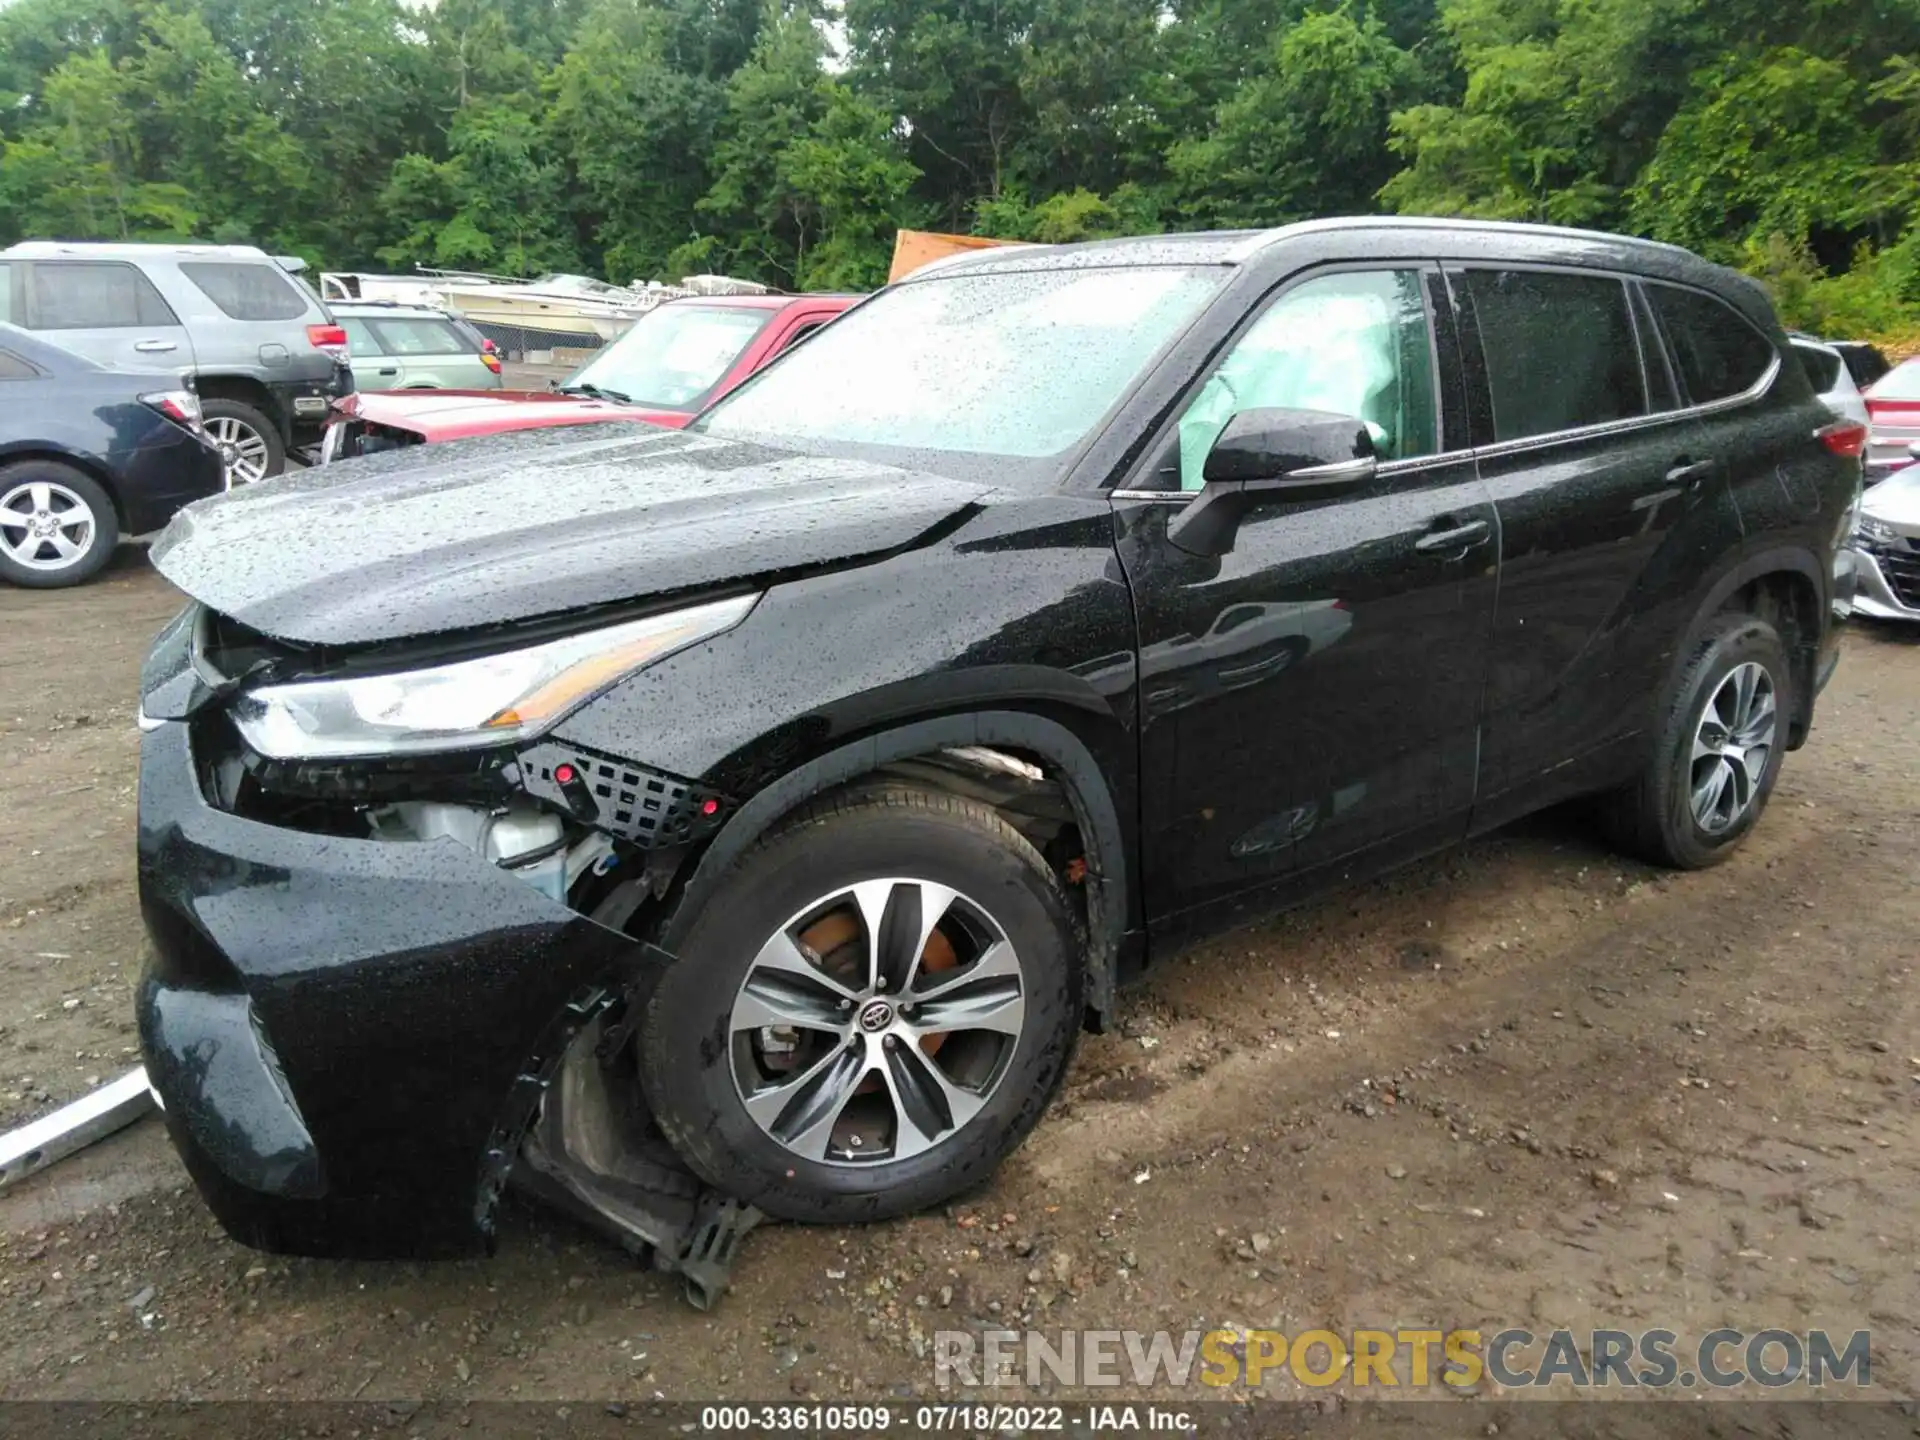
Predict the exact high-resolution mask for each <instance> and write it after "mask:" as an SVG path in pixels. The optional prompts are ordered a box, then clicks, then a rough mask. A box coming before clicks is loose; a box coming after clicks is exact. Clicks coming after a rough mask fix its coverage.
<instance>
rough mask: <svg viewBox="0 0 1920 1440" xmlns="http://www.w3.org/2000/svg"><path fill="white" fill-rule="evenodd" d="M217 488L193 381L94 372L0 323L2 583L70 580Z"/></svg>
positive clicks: (167, 374) (217, 466)
mask: <svg viewBox="0 0 1920 1440" xmlns="http://www.w3.org/2000/svg"><path fill="white" fill-rule="evenodd" d="M225 484H226V476H225V473H224V470H223V467H222V464H221V459H220V452H219V450H217V449H216V448H215V447H214V445H213V443H212V442H211V441H210V440H208V439H207V435H206V432H205V431H204V430H203V429H202V428H201V426H200V399H199V397H198V396H197V395H195V394H194V393H193V381H192V378H191V377H189V376H185V375H182V374H180V373H179V372H178V371H165V370H146V369H142V370H132V369H128V370H120V369H112V368H109V367H106V366H101V365H96V364H94V363H93V361H91V360H88V359H86V358H85V357H83V356H80V355H75V354H72V353H71V352H70V351H66V350H63V349H61V348H60V347H59V346H58V345H49V344H47V343H46V342H45V341H44V340H41V339H39V338H37V337H35V336H32V335H29V334H28V333H27V332H26V331H24V330H22V329H20V328H19V327H17V326H14V325H6V324H0V580H3V581H8V582H11V583H12V584H15V585H24V586H28V587H30V588H34V589H52V588H54V587H56V586H62V585H78V584H79V583H80V582H81V581H83V580H87V579H91V578H92V577H93V576H94V575H95V574H97V573H99V571H100V568H101V567H102V566H104V565H105V564H106V563H107V561H108V560H109V559H111V558H112V556H113V547H114V546H115V545H116V544H118V543H119V542H120V540H121V538H122V537H123V536H124V537H131V536H135V535H145V534H150V533H152V532H153V531H156V530H158V529H160V528H161V526H163V525H165V524H166V523H167V521H169V520H171V519H172V518H173V515H174V512H175V511H177V510H179V509H180V507H181V506H183V505H188V504H191V503H192V502H193V501H195V500H200V499H204V498H205V497H206V496H208V495H217V494H219V493H220V491H221V489H222V488H224V486H225Z"/></svg>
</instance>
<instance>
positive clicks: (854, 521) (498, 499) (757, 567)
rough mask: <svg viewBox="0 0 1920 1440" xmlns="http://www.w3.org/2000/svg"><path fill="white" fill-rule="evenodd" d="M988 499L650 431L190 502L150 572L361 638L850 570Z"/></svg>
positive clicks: (398, 462) (340, 472)
mask: <svg viewBox="0 0 1920 1440" xmlns="http://www.w3.org/2000/svg"><path fill="white" fill-rule="evenodd" d="M987 493H988V491H987V489H986V488H985V487H983V486H979V485H969V484H965V483H962V482H960V481H955V480H950V479H945V478H942V477H939V476H934V475H927V474H921V473H916V472H913V471H906V470H898V469H894V468H892V467H890V466H884V465H875V464H869V463H866V462H863V461H856V460H847V459H839V458H827V457H823V456H816V455H804V454H797V453H794V452H791V451H785V450H776V449H771V448H769V447H767V446H764V445H758V444H748V443H744V442H740V441H732V440H719V439H715V438H713V437H711V436H706V435H697V434H688V433H684V432H676V431H668V430H651V429H645V428H642V427H627V426H621V427H618V431H617V433H612V432H608V431H599V432H596V433H595V434H594V435H593V437H592V438H590V439H583V438H582V437H581V435H580V433H579V432H578V431H569V430H531V431H526V432H523V433H519V434H514V435H501V436H491V437H487V438H484V439H478V440H461V441H454V442H452V443H450V444H447V445H442V446H435V447H434V448H433V449H431V450H424V451H423V450H419V449H408V450H400V451H391V452H388V453H386V454H383V455H377V456H373V457H370V458H368V459H365V460H349V461H344V462H341V463H339V464H335V465H329V466H326V467H324V468H321V469H315V470H305V471H290V472H288V473H287V474H285V475H282V476H279V477H277V478H276V479H273V480H269V481H265V482H262V483H260V484H257V485H252V486H247V487H245V488H242V489H239V490H234V491H230V492H229V493H227V494H225V495H218V496H215V497H213V498H212V499H211V500H204V501H201V502H199V503H198V504H195V505H191V506H189V507H187V509H185V510H183V511H181V512H180V514H179V515H177V516H176V517H175V518H174V521H173V523H172V524H171V525H169V526H168V527H167V529H166V530H165V532H164V533H163V534H162V535H161V537H160V539H159V540H158V541H157V542H156V543H155V544H154V546H153V550H152V558H153V563H154V565H155V566H156V568H158V569H159V571H160V573H161V574H163V575H165V576H166V577H167V579H169V580H171V581H172V582H173V583H174V584H175V585H177V586H179V587H180V589H182V590H184V591H186V592H187V594H189V595H190V596H192V597H193V598H194V599H196V600H198V601H200V602H201V603H202V604H204V605H207V606H209V607H211V608H212V609H214V610H217V611H220V612H222V613H224V614H227V615H231V616H233V617H234V618H235V619H236V620H238V621H240V622H241V623H242V624H243V625H247V626H250V627H251V628H253V629H255V630H258V631H261V632H262V633H264V634H267V635H273V636H277V637H279V638H281V639H286V640H293V641H301V642H309V643H315V644H329V645H334V644H338V645H351V644H364V643H367V642H370V641H379V640H393V639H399V638H402V637H406V636H414V635H425V634H432V633H435V632H440V631H447V630H465V629H471V628H474V627H476V626H484V625H492V624H499V623H501V622H505V621H513V620H524V619H531V618H533V617H536V616H541V615H549V614H556V613H559V612H563V611H568V610H574V609H578V608H580V607H582V606H588V605H598V604H605V603H608V602H613V601H622V600H636V599H646V598H650V597H653V596H657V595H665V594H670V593H673V592H678V591H688V590H695V589H698V588H701V587H704V586H712V585H719V584H726V583H728V582H733V581H743V580H751V579H754V578H756V577H759V576H765V575H770V574H774V573H778V572H786V571H792V570H796V569H802V568H807V567H814V566H823V565H832V564H839V563H844V562H848V561H854V560H858V559H860V558H862V557H864V556H872V555H876V554H880V553H883V552H887V551H893V550H898V549H902V548H905V547H907V546H911V545H913V544H914V543H915V542H916V541H918V540H920V539H921V538H922V537H924V536H925V535H926V534H927V533H928V532H929V531H930V530H933V529H934V528H935V527H937V526H940V525H941V524H942V523H943V522H945V521H947V520H949V519H950V518H952V517H953V516H955V515H957V514H958V513H960V512H961V511H963V510H964V509H966V508H967V507H968V506H970V505H973V504H975V503H976V502H978V501H979V500H981V499H982V498H983V497H984V496H985V495H986V494H987Z"/></svg>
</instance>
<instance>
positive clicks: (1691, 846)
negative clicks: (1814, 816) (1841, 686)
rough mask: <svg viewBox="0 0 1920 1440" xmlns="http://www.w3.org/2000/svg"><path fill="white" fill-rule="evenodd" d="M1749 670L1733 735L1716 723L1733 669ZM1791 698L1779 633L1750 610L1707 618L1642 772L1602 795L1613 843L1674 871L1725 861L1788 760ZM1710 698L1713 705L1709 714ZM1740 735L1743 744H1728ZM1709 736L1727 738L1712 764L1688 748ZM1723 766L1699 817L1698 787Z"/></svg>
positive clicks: (1733, 698)
mask: <svg viewBox="0 0 1920 1440" xmlns="http://www.w3.org/2000/svg"><path fill="white" fill-rule="evenodd" d="M1754 674H1757V675H1759V676H1762V677H1764V680H1763V681H1757V682H1756V684H1755V687H1754V694H1755V699H1754V709H1753V711H1752V712H1750V713H1749V718H1748V720H1747V722H1746V724H1745V725H1744V726H1736V727H1735V729H1736V730H1737V731H1738V732H1739V734H1726V733H1725V729H1726V727H1725V726H1724V724H1723V723H1722V722H1723V721H1724V719H1725V718H1726V717H1727V716H1729V715H1731V716H1734V717H1735V718H1738V716H1739V713H1740V712H1739V703H1740V697H1739V682H1738V680H1737V679H1736V676H1739V675H1754ZM1763 686H1764V688H1765V689H1766V690H1767V691H1770V693H1771V697H1772V707H1771V724H1770V727H1765V734H1766V737H1767V739H1766V744H1765V753H1764V756H1763V757H1761V758H1760V759H1759V761H1758V763H1756V761H1755V756H1756V754H1757V753H1758V752H1759V751H1760V749H1761V745H1760V743H1759V736H1760V732H1761V729H1762V727H1761V726H1760V723H1759V721H1758V720H1756V719H1753V718H1751V716H1752V715H1753V714H1757V712H1758V709H1759V704H1758V701H1759V696H1760V693H1761V690H1762V687H1763ZM1795 703H1796V702H1795V697H1794V692H1793V672H1792V667H1791V666H1790V665H1789V663H1788V659H1787V648H1786V646H1785V644H1783V643H1782V641H1781V639H1780V634H1779V632H1778V631H1777V630H1775V629H1774V628H1773V626H1772V625H1770V624H1768V623H1767V622H1766V621H1765V620H1762V619H1760V618H1758V617H1757V616H1753V615H1742V614H1727V615H1718V616H1715V617H1714V618H1713V619H1712V620H1711V621H1709V622H1708V624H1707V626H1706V628H1705V630H1703V631H1702V632H1701V633H1700V634H1699V635H1698V636H1696V637H1695V639H1694V640H1693V642H1692V644H1691V649H1690V653H1689V655H1688V657H1687V660H1686V663H1685V664H1684V665H1683V666H1682V667H1681V671H1680V678H1679V680H1678V682H1677V683H1676V685H1675V687H1674V692H1673V695H1672V698H1671V699H1670V700H1669V701H1668V703H1667V707H1666V710H1665V712H1664V713H1663V715H1662V717H1661V722H1660V727H1659V731H1658V733H1657V735H1656V736H1655V742H1654V749H1653V752H1652V755H1651V758H1650V759H1649V760H1648V762H1647V766H1646V769H1645V771H1644V772H1643V773H1642V775H1641V776H1640V777H1639V779H1638V780H1636V781H1635V782H1634V783H1632V784H1631V785H1629V786H1628V787H1626V788H1625V789H1623V790H1621V791H1619V792H1618V793H1616V794H1614V795H1612V796H1610V797H1608V800H1607V803H1606V809H1605V812H1604V813H1605V819H1606V821H1607V824H1608V828H1609V829H1610V830H1611V832H1612V834H1613V836H1614V839H1615V840H1616V841H1617V842H1618V843H1619V845H1620V846H1621V848H1622V849H1625V850H1628V851H1630V852H1632V853H1633V854H1636V855H1639V856H1640V857H1642V858H1643V859H1646V860H1650V861H1652V862H1653V863H1654V864H1657V865H1666V866H1670V867H1672V868H1674V869H1677V870H1704V869H1705V868H1707V867H1708V866H1710V865H1717V864H1719V863H1720V862H1721V861H1722V860H1725V859H1726V858H1727V857H1728V856H1729V855H1731V854H1732V853H1733V852H1734V850H1735V849H1737V848H1738V846H1739V844H1740V842H1741V840H1742V839H1744V838H1745V837H1746V835H1747V833H1748V832H1749V831H1750V830H1752V829H1753V827H1754V825H1755V824H1757V823H1758V822H1759V819H1760V816H1761V814H1762V813H1763V812H1764V811H1765V810H1766V807H1767V799H1768V797H1769V796H1771V795H1772V794H1773V787H1774V784H1775V782H1777V781H1778V780H1779V778H1780V766H1781V763H1782V762H1783V761H1784V759H1785V758H1786V753H1787V717H1788V716H1790V715H1792V714H1793V713H1794V705H1795ZM1710 704H1711V705H1713V706H1714V707H1715V708H1714V715H1713V717H1712V718H1711V719H1710V717H1709V714H1708V707H1709V705H1710ZM1703 727H1706V728H1705V729H1704V730H1703ZM1740 735H1744V736H1745V737H1746V738H1747V740H1748V741H1749V742H1750V743H1747V744H1744V745H1741V744H1737V743H1735V742H1736V741H1737V740H1738V739H1739V738H1740ZM1716 736H1724V738H1725V741H1726V743H1727V745H1728V746H1729V751H1728V752H1723V753H1722V754H1721V756H1719V757H1718V763H1716V757H1715V756H1714V755H1713V754H1711V753H1709V754H1705V755H1698V756H1696V740H1701V741H1702V742H1703V744H1706V745H1707V746H1708V747H1709V749H1710V748H1711V745H1712V743H1713V742H1714V740H1715V737H1716ZM1733 751H1738V752H1739V753H1740V754H1741V755H1742V761H1741V762H1740V764H1739V767H1738V772H1737V773H1736V769H1735V762H1732V761H1729V760H1727V759H1725V753H1731V752H1733ZM1721 772H1724V774H1722V775H1721V780H1722V785H1723V789H1722V791H1721V792H1720V799H1719V800H1718V801H1717V802H1716V804H1715V805H1714V806H1713V807H1712V808H1711V809H1710V810H1709V812H1708V818H1707V820H1706V821H1705V822H1703V821H1702V819H1701V818H1700V814H1699V811H1698V801H1699V800H1700V798H1701V795H1702V794H1703V793H1704V791H1703V790H1702V789H1701V788H1699V787H1701V786H1703V785H1704V784H1707V783H1711V779H1712V777H1713V776H1714V775H1716V774H1721Z"/></svg>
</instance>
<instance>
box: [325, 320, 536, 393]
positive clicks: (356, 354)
mask: <svg viewBox="0 0 1920 1440" xmlns="http://www.w3.org/2000/svg"><path fill="white" fill-rule="evenodd" d="M333 318H334V320H335V322H336V323H338V324H339V326H340V328H341V329H342V330H344V331H346V332H347V361H348V363H349V365H351V366H352V369H353V383H354V386H355V388H356V389H357V390H359V391H378V390H498V389H499V388H500V386H501V384H502V381H501V370H502V366H501V364H500V357H499V355H498V354H496V353H495V352H494V350H493V349H492V348H490V347H489V345H488V342H487V340H486V337H485V336H483V335H481V334H480V332H479V331H477V330H475V329H474V328H473V326H471V325H469V324H468V323H467V322H466V321H464V320H462V319H461V318H460V317H459V316H457V315H449V314H447V313H446V312H445V311H443V310H435V309H433V308H431V307H430V306H426V305H401V304H399V303H397V302H392V301H385V302H372V303H360V304H352V305H341V304H336V305H335V306H334V307H333Z"/></svg>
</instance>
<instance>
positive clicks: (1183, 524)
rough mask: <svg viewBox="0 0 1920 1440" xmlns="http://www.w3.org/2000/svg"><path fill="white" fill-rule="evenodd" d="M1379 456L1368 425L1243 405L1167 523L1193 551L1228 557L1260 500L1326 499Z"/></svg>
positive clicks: (1367, 472) (1174, 537)
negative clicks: (1195, 489) (1188, 497)
mask: <svg viewBox="0 0 1920 1440" xmlns="http://www.w3.org/2000/svg"><path fill="white" fill-rule="evenodd" d="M1378 466H1379V457H1378V456H1377V455H1376V454H1375V452H1374V448H1373V436H1372V434H1371V433H1370V432H1369V431H1368V430H1367V427H1366V425H1365V424H1363V423H1362V422H1361V421H1359V420H1357V419H1355V418H1354V417H1353V416H1351V415H1337V414H1335V413H1333V412H1332V411H1329V410H1289V409H1266V410H1242V411H1241V412H1240V413H1239V414H1238V415H1235V416H1234V417H1233V418H1232V419H1231V420H1229V421H1228V422H1227V428H1226V429H1224V430H1222V431H1221V432H1220V437H1219V439H1217V440H1215V441H1214V442H1213V449H1211V450H1209V451H1208V452H1207V460H1206V465H1205V467H1204V468H1203V469H1202V470H1201V478H1202V479H1203V480H1204V481H1205V482H1206V483H1205V486H1204V487H1203V488H1202V489H1201V491H1200V493H1199V495H1197V496H1196V497H1194V500H1193V503H1192V504H1190V505H1188V506H1187V508H1186V509H1184V510H1182V511H1181V512H1180V514H1179V515H1178V516H1177V517H1176V518H1175V519H1174V521H1173V523H1172V524H1170V525H1169V526H1168V527H1167V540H1168V541H1169V543H1171V544H1173V545H1177V546H1178V547H1179V548H1180V549H1182V550H1185V551H1186V552H1187V553H1188V554H1190V555H1201V556H1216V555H1225V554H1227V553H1228V552H1229V551H1231V550H1232V549H1233V542H1234V537H1235V536H1236V535H1237V534H1238V533H1239V530H1240V522H1241V520H1242V519H1244V518H1245V517H1246V515H1247V514H1248V512H1249V511H1251V510H1253V509H1254V508H1255V507H1256V506H1259V505H1271V504H1285V503H1301V504H1306V503H1312V502H1315V501H1320V500H1331V499H1334V498H1336V497H1337V496H1340V495H1343V494H1345V493H1346V492H1348V491H1350V490H1353V489H1355V488H1356V487H1358V486H1360V485H1364V484H1365V483H1366V482H1367V481H1369V480H1371V479H1372V478H1373V476H1374V472H1375V470H1376V469H1377V468H1378Z"/></svg>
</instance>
